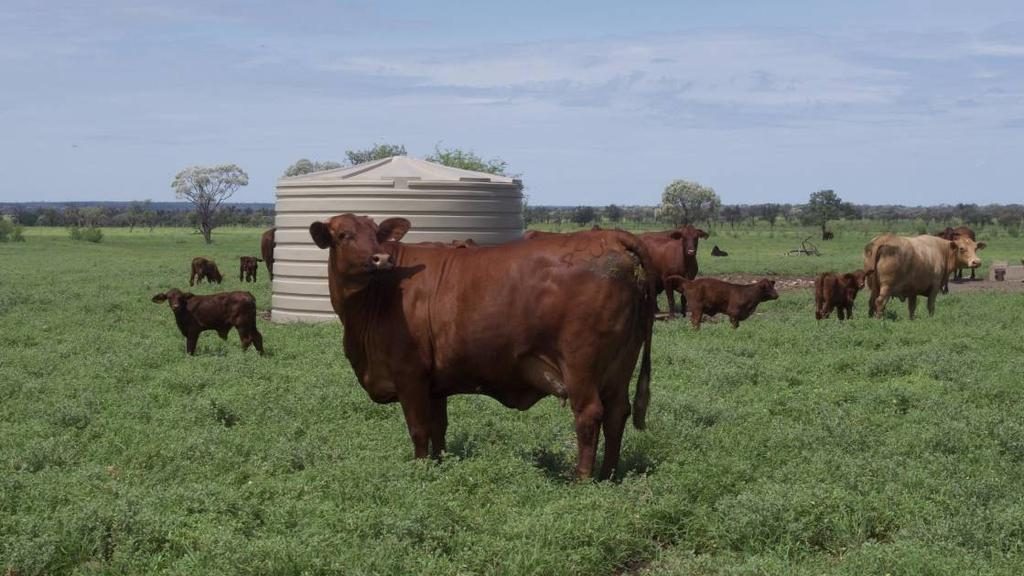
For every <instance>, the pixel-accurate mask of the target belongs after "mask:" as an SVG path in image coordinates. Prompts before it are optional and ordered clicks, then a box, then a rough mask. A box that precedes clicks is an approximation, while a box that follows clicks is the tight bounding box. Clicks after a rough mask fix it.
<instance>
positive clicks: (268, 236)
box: [260, 228, 277, 280]
mask: <svg viewBox="0 0 1024 576" xmlns="http://www.w3.org/2000/svg"><path fill="white" fill-rule="evenodd" d="M276 233H277V228H271V229H270V230H267V231H266V232H264V233H263V236H261V237H260V255H261V256H263V261H264V262H265V263H266V266H267V274H269V275H270V279H271V280H273V279H274V247H275V246H277V241H276V240H275V238H274V236H275V235H276Z"/></svg>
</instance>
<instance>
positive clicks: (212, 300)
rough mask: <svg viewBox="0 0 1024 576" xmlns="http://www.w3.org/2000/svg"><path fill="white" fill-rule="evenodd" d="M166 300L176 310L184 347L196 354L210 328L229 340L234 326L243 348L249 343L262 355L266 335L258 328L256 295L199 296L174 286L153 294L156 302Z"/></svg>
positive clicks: (227, 293) (228, 293)
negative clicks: (203, 336) (183, 338)
mask: <svg viewBox="0 0 1024 576" xmlns="http://www.w3.org/2000/svg"><path fill="white" fill-rule="evenodd" d="M165 300H166V301H167V302H168V303H169V304H170V306H171V310H172V311H173V312H174V320H175V322H177V324H178V330H181V335H182V336H184V337H185V350H186V351H187V352H188V353H189V354H190V355H192V356H195V354H196V342H198V341H199V335H200V334H201V333H203V332H205V331H207V330H216V331H217V334H218V335H219V336H220V337H221V339H222V340H227V337H228V332H230V331H231V329H232V328H235V329H237V330H238V336H239V338H241V340H242V350H248V349H249V345H250V344H251V345H253V346H255V347H256V350H257V351H259V353H260V355H262V354H263V335H262V334H260V331H259V330H257V329H256V298H254V297H253V295H252V294H250V293H248V292H220V293H217V294H210V295H209V296H197V295H195V294H193V293H191V292H182V291H180V290H178V289H177V288H172V289H170V290H168V291H167V292H164V293H161V294H157V295H155V296H153V302H156V303H158V304H159V303H160V302H163V301H165Z"/></svg>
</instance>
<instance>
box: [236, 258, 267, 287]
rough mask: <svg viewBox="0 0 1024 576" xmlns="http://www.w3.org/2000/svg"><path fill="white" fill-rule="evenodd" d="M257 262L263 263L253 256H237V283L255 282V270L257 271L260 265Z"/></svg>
mask: <svg viewBox="0 0 1024 576" xmlns="http://www.w3.org/2000/svg"><path fill="white" fill-rule="evenodd" d="M257 262H263V260H262V259H260V258H257V257H255V256H239V257H238V281H239V282H255V281H256V270H258V269H259V267H260V265H259V264H257Z"/></svg>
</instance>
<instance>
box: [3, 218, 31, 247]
mask: <svg viewBox="0 0 1024 576" xmlns="http://www.w3.org/2000/svg"><path fill="white" fill-rule="evenodd" d="M11 241H13V242H24V241H25V235H24V229H23V228H22V227H21V226H19V225H17V224H15V223H13V222H11V221H10V220H7V219H6V218H0V242H11Z"/></svg>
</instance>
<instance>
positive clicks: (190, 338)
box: [185, 332, 199, 356]
mask: <svg viewBox="0 0 1024 576" xmlns="http://www.w3.org/2000/svg"><path fill="white" fill-rule="evenodd" d="M198 342H199V333H198V332H189V334H188V335H187V336H185V351H186V352H188V353H189V355H190V356H195V355H196V344H197V343H198Z"/></svg>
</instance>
